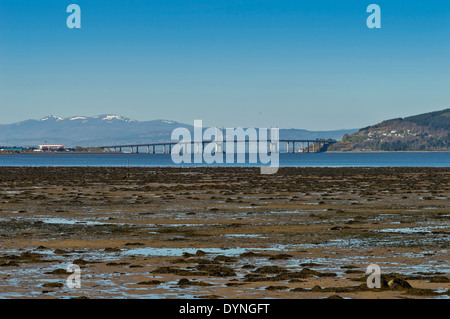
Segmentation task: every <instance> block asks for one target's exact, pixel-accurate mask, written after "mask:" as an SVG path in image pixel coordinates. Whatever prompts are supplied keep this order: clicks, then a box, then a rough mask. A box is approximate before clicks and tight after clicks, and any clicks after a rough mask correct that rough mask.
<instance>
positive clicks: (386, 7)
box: [0, 0, 450, 130]
mask: <svg viewBox="0 0 450 319" xmlns="http://www.w3.org/2000/svg"><path fill="white" fill-rule="evenodd" d="M71 3H75V4H78V5H79V6H80V7H81V26H82V27H81V29H69V28H67V26H66V19H67V17H68V16H69V13H67V12H66V8H67V6H68V5H69V4H71ZM371 3H376V4H378V5H379V6H380V7H381V29H369V28H367V26H366V19H367V17H368V16H369V13H367V12H366V8H367V6H368V5H369V4H371ZM449 40H450V2H449V1H444V0H442V1H436V0H428V1H407V2H405V1H392V0H390V1H378V0H371V1H361V0H343V1H329V0H323V1H300V0H297V1H284V0H278V1H275V0H274V1H265V0H258V1H256V0H247V1H235V0H228V1H205V0H195V1H180V0H154V1H147V0H127V1H125V0H121V1H116V0H96V1H94V0H69V1H63V0H42V1H31V0H0V123H1V124H5V123H13V122H16V121H21V120H24V119H28V118H41V117H44V116H46V115H50V114H54V115H58V116H62V117H66V116H72V115H88V116H91V115H97V114H105V113H115V114H118V115H123V116H127V117H130V118H134V119H137V120H152V119H169V120H176V121H180V122H184V123H187V124H193V121H194V120H195V119H202V120H203V124H204V126H228V127H238V126H253V127H269V126H278V127H282V128H304V129H310V130H331V129H341V128H359V127H363V126H367V125H371V124H375V123H377V122H379V121H382V120H384V119H388V118H394V117H403V116H408V115H414V114H418V113H424V112H430V111H435V110H440V109H443V108H447V107H450V90H449V87H450V41H449Z"/></svg>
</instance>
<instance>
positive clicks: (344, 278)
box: [0, 167, 450, 299]
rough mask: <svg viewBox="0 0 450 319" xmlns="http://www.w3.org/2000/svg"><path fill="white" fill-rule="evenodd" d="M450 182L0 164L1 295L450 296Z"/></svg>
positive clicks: (422, 174)
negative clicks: (377, 284)
mask: <svg viewBox="0 0 450 319" xmlns="http://www.w3.org/2000/svg"><path fill="white" fill-rule="evenodd" d="M449 182H450V168H439V167H433V168H424V167H420V168H413V167H394V168H392V167H373V168H370V169H365V168H359V167H352V168H351V167H339V168H320V167H311V168H296V167H283V168H280V169H279V172H278V173H277V174H275V175H261V174H260V173H259V169H258V168H251V167H198V168H186V167H177V168H173V167H153V168H151V169H150V170H149V169H148V168H144V167H130V168H126V167H13V168H10V167H8V168H5V167H0V187H1V188H2V190H3V191H2V192H0V209H1V211H2V219H0V237H1V238H2V240H1V241H0V251H1V252H2V253H0V266H1V267H0V276H2V278H3V280H2V281H1V282H0V298H21V297H33V298H38V299H41V298H42V299H55V298H68V297H73V298H76V297H83V298H112V299H114V298H124V297H126V298H153V299H156V298H177V299H178V298H220V299H241V298H244V299H245V298H246V299H248V298H251V299H264V298H276V299H291V298H295V299H323V298H329V297H333V298H337V297H339V298H350V299H380V298H381V299H404V298H412V299H426V298H431V299H434V298H448V297H450V287H449V283H450V267H449V265H448V262H447V260H448V252H447V251H448V248H449V247H450V225H449V224H448V216H449V214H450V204H449V199H450V189H449V188H448V185H449ZM72 263H73V264H77V265H79V267H80V269H81V278H82V282H81V285H82V288H81V289H75V290H74V289H69V288H68V287H66V286H65V283H66V279H67V276H68V275H69V274H67V272H66V271H65V269H66V268H67V265H68V264H72ZM370 264H377V265H379V266H380V267H381V271H382V278H383V280H386V281H383V282H384V284H383V286H382V287H381V288H380V289H375V290H374V289H370V288H368V287H367V286H366V284H365V283H366V277H365V276H366V275H365V273H366V269H367V267H368V266H369V265H370ZM24 274H26V276H24ZM86 274H88V276H86ZM394 279H395V280H396V282H401V283H402V284H403V286H389V285H388V284H387V283H388V282H391V280H394ZM405 282H406V283H405Z"/></svg>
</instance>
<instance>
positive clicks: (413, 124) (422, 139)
mask: <svg viewBox="0 0 450 319" xmlns="http://www.w3.org/2000/svg"><path fill="white" fill-rule="evenodd" d="M329 151H450V109H445V110H442V111H437V112H430V113H425V114H420V115H414V116H410V117H405V118H396V119H391V120H387V121H384V122H381V123H379V124H376V125H373V126H368V127H365V128H362V129H360V130H359V131H358V132H356V133H354V134H351V135H348V134H347V135H344V137H343V138H342V140H341V141H340V142H338V143H336V144H334V145H333V146H331V147H330V148H329Z"/></svg>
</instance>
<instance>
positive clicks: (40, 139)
mask: <svg viewBox="0 0 450 319" xmlns="http://www.w3.org/2000/svg"><path fill="white" fill-rule="evenodd" d="M177 127H186V128H191V126H190V125H185V124H182V123H178V122H175V121H168V120H154V121H137V120H133V119H130V118H127V117H124V116H119V115H115V114H102V115H97V116H91V117H89V116H81V115H77V116H71V117H66V118H63V117H59V116H54V115H49V116H46V117H43V118H41V119H39V120H26V121H22V122H18V123H14V124H7V125H0V145H21V146H36V145H39V144H44V143H51V144H53V143H55V144H64V145H66V146H68V147H71V146H99V145H107V144H117V143H120V144H122V143H148V142H158V141H167V140H170V137H171V134H172V131H173V129H174V128H177Z"/></svg>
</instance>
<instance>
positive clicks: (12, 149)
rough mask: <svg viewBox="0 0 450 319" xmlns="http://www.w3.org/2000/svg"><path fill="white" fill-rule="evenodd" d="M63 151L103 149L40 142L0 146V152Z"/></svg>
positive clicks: (94, 150) (95, 150) (99, 149)
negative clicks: (32, 144) (20, 145)
mask: <svg viewBox="0 0 450 319" xmlns="http://www.w3.org/2000/svg"><path fill="white" fill-rule="evenodd" d="M64 152H104V150H103V149H101V148H98V147H81V146H76V147H65V146H64V145H63V144H42V145H39V146H38V147H32V146H30V147H17V146H12V147H11V146H0V154H17V153H64Z"/></svg>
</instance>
